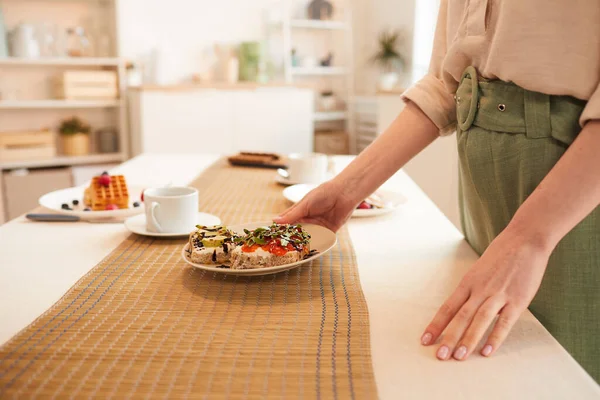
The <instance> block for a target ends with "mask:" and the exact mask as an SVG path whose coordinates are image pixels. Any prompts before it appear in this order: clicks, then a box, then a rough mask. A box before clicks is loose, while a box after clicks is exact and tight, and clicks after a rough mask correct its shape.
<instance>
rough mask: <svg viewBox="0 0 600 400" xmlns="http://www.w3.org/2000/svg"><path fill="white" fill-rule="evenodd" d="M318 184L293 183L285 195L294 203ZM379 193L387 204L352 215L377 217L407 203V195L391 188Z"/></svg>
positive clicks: (355, 211) (284, 191)
mask: <svg viewBox="0 0 600 400" xmlns="http://www.w3.org/2000/svg"><path fill="white" fill-rule="evenodd" d="M316 187H317V185H309V184H301V185H293V186H290V187H287V188H285V189H284V190H283V197H285V198H286V199H288V200H289V201H291V202H292V203H297V202H299V201H300V200H302V199H303V198H304V196H306V195H307V194H308V192H310V191H311V190H313V189H314V188H316ZM375 193H376V194H377V195H379V196H380V197H381V199H382V200H383V202H384V203H385V204H386V206H385V207H383V208H372V209H370V210H358V209H356V210H354V212H352V217H355V218H365V217H376V216H378V215H383V214H387V213H390V212H392V211H394V210H396V209H397V208H398V207H399V206H400V205H401V204H404V203H406V197H404V196H403V195H402V194H400V193H397V192H391V191H389V190H383V189H381V190H378V191H377V192H375Z"/></svg>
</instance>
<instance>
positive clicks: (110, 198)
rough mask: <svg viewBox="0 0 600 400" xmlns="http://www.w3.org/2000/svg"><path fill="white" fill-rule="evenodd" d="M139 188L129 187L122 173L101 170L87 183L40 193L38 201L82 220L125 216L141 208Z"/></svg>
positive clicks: (138, 212)
mask: <svg viewBox="0 0 600 400" xmlns="http://www.w3.org/2000/svg"><path fill="white" fill-rule="evenodd" d="M142 191H143V188H134V187H129V186H128V185H127V182H126V180H125V177H124V176H123V175H113V176H111V175H108V174H107V173H104V174H102V175H100V176H96V177H94V178H93V179H92V181H91V182H90V184H89V186H78V187H73V188H68V189H62V190H57V191H54V192H50V193H47V194H45V195H43V196H42V197H40V199H39V204H40V205H41V206H42V207H44V208H47V209H49V210H51V211H54V212H57V213H60V214H68V215H74V216H78V217H80V218H81V219H83V220H94V219H125V218H128V217H131V216H134V215H138V214H141V213H143V212H144V207H143V202H142V200H143V199H142V198H140V195H141V193H142Z"/></svg>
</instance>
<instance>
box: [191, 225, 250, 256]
mask: <svg viewBox="0 0 600 400" xmlns="http://www.w3.org/2000/svg"><path fill="white" fill-rule="evenodd" d="M196 228H197V229H196V230H195V231H194V232H192V233H191V234H190V245H189V250H188V256H189V259H190V261H192V262H193V263H197V264H217V265H222V264H229V262H230V260H231V254H232V252H233V251H234V250H235V249H236V247H237V244H236V242H237V241H239V237H238V236H237V235H236V234H235V233H233V232H231V231H230V230H229V229H227V227H225V226H210V227H208V226H202V225H197V226H196Z"/></svg>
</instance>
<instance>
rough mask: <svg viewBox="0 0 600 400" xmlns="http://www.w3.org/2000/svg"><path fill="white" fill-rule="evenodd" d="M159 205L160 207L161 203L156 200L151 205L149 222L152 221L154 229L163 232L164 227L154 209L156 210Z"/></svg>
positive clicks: (151, 224)
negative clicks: (157, 218)
mask: <svg viewBox="0 0 600 400" xmlns="http://www.w3.org/2000/svg"><path fill="white" fill-rule="evenodd" d="M157 207H160V204H159V203H156V202H154V203H152V204H151V205H150V221H148V222H149V223H150V226H152V229H153V230H155V231H156V232H159V233H161V232H162V231H163V229H162V227H161V226H160V224H159V223H158V221H157V220H156V216H155V215H154V211H155V210H156V208H157Z"/></svg>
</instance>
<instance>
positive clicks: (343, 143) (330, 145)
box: [315, 131, 350, 154]
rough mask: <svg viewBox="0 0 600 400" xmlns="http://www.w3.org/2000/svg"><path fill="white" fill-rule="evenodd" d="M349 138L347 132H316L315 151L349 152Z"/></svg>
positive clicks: (326, 152) (324, 152)
mask: <svg viewBox="0 0 600 400" xmlns="http://www.w3.org/2000/svg"><path fill="white" fill-rule="evenodd" d="M349 147H350V146H349V140H348V134H347V133H346V132H339V131H317V132H315V152H317V153H323V154H349V152H350V148H349Z"/></svg>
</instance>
